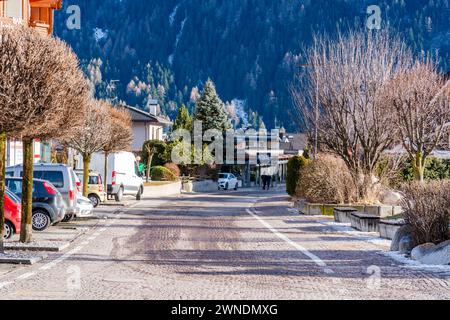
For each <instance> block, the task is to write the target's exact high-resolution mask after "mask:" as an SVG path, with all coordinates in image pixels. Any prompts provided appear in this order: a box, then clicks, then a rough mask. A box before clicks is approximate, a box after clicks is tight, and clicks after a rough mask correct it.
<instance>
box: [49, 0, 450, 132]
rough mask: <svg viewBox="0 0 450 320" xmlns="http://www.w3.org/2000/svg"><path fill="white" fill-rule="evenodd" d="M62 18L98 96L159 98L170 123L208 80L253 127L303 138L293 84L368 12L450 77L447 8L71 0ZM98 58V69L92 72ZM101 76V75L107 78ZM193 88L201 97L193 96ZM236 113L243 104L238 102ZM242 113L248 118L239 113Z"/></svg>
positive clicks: (243, 0) (332, 1)
mask: <svg viewBox="0 0 450 320" xmlns="http://www.w3.org/2000/svg"><path fill="white" fill-rule="evenodd" d="M63 2H64V8H63V10H60V11H59V12H57V13H56V30H55V33H56V35H57V36H59V37H61V38H63V39H64V40H66V41H67V42H68V43H69V44H70V45H72V47H73V48H74V50H75V51H76V53H77V54H78V55H79V56H80V58H81V59H82V60H83V63H84V65H85V68H86V71H87V72H89V73H90V75H91V77H92V78H94V79H96V81H97V89H98V95H99V96H100V97H105V96H106V95H113V94H114V92H113V91H114V90H107V86H106V83H107V82H108V81H110V80H118V81H117V82H114V83H115V84H116V87H117V88H116V92H115V93H116V94H118V95H119V98H120V99H121V100H124V101H126V102H127V103H129V104H130V105H138V106H140V107H145V104H146V101H147V100H148V99H149V98H154V99H159V100H160V103H161V106H162V111H163V112H164V113H166V114H168V115H170V116H172V117H173V115H174V113H175V112H176V110H177V108H178V106H179V105H180V104H181V103H185V104H187V105H188V107H189V108H191V109H192V107H193V105H192V103H190V100H191V96H195V95H196V90H195V88H194V87H198V89H200V90H201V88H202V86H203V84H204V82H205V81H206V80H207V78H208V77H210V78H211V79H213V80H214V82H215V83H216V85H217V90H218V92H219V94H220V95H221V97H222V99H223V100H224V101H232V100H234V99H237V100H243V101H245V107H244V110H245V111H246V113H247V114H249V121H250V122H252V123H254V124H257V123H258V121H259V119H260V118H262V119H263V120H264V122H265V124H266V126H267V127H269V128H272V127H274V126H275V125H284V126H286V127H288V128H289V129H290V130H296V129H297V128H296V123H295V121H293V120H292V112H291V111H292V108H293V106H292V102H291V99H290V95H289V92H288V84H289V83H290V82H291V81H292V78H293V74H294V72H295V70H296V68H298V65H299V64H300V63H301V62H302V61H301V60H302V58H301V57H300V56H299V53H300V52H301V49H302V47H305V46H308V44H309V43H310V42H311V38H312V34H313V33H314V32H330V33H333V32H336V30H337V28H338V26H341V27H342V28H346V27H354V26H363V25H364V24H365V19H366V17H367V14H366V9H367V6H368V5H371V4H375V3H374V2H378V3H377V4H378V5H379V6H380V8H381V10H382V17H383V26H384V27H386V25H387V24H389V25H390V26H391V27H392V28H394V29H396V30H398V31H399V32H401V34H402V36H403V37H404V39H405V40H406V41H407V42H408V43H409V44H410V45H411V46H412V47H413V48H414V50H415V51H416V52H421V51H422V50H433V51H436V50H438V52H439V54H440V57H441V67H442V69H443V70H449V69H450V5H449V2H450V0H382V1H364V0H320V1H319V0H315V1H314V0H71V1H63ZM74 4H75V5H79V6H80V8H81V29H79V30H69V29H68V28H67V27H66V20H67V18H68V16H69V14H67V13H66V8H67V6H69V5H74ZM93 58H99V59H100V60H96V61H94V63H91V65H90V66H89V68H88V64H89V62H90V61H91V59H93ZM99 71H101V74H102V77H101V78H100V74H99ZM193 88H194V90H193ZM235 104H236V105H237V106H240V105H241V104H239V103H237V102H236V101H235ZM238 111H241V110H240V109H239V108H238Z"/></svg>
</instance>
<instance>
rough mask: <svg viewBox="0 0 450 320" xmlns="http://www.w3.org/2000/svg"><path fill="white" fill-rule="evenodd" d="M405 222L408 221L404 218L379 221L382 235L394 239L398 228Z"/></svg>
mask: <svg viewBox="0 0 450 320" xmlns="http://www.w3.org/2000/svg"><path fill="white" fill-rule="evenodd" d="M405 224H406V223H405V222H404V221H403V220H402V219H398V220H383V219H382V220H380V222H379V223H378V226H379V228H380V237H381V238H383V239H389V240H392V239H394V237H395V233H396V232H397V230H398V229H400V228H401V227H402V226H404V225H405Z"/></svg>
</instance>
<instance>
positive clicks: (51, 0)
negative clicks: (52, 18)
mask: <svg viewBox="0 0 450 320" xmlns="http://www.w3.org/2000/svg"><path fill="white" fill-rule="evenodd" d="M30 6H31V7H32V8H50V9H54V10H58V9H61V8H62V0H30Z"/></svg>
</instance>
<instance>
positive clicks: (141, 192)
mask: <svg viewBox="0 0 450 320" xmlns="http://www.w3.org/2000/svg"><path fill="white" fill-rule="evenodd" d="M143 193H144V189H143V188H142V186H141V187H140V188H139V191H138V193H137V195H136V200H137V201H141V196H142V194H143Z"/></svg>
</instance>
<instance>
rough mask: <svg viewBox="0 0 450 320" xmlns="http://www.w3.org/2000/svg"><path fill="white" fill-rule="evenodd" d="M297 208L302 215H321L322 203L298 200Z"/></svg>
mask: <svg viewBox="0 0 450 320" xmlns="http://www.w3.org/2000/svg"><path fill="white" fill-rule="evenodd" d="M298 209H299V211H300V213H301V214H304V215H308V216H314V215H321V214H322V211H323V204H317V203H309V202H306V201H299V203H298Z"/></svg>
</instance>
